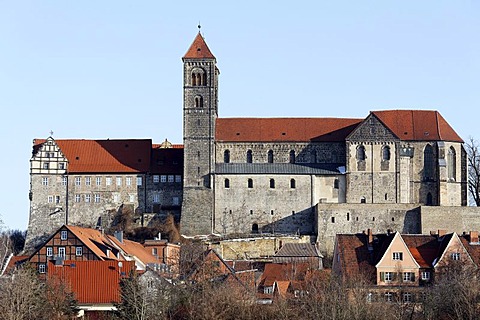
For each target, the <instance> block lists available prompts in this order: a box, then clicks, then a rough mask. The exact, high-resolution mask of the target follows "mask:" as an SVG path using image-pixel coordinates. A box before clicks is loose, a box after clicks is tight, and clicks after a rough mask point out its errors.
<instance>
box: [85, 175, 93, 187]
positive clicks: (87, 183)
mask: <svg viewBox="0 0 480 320" xmlns="http://www.w3.org/2000/svg"><path fill="white" fill-rule="evenodd" d="M85 185H86V186H90V185H92V178H90V177H85Z"/></svg>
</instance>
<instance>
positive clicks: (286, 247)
mask: <svg viewBox="0 0 480 320" xmlns="http://www.w3.org/2000/svg"><path fill="white" fill-rule="evenodd" d="M285 262H287V263H305V262H306V263H308V264H309V265H310V267H311V268H314V269H322V268H323V255H322V254H321V253H320V252H319V251H318V248H317V246H316V245H315V244H313V243H284V244H282V245H281V247H280V249H279V250H278V251H277V252H276V253H275V255H274V256H273V263H285Z"/></svg>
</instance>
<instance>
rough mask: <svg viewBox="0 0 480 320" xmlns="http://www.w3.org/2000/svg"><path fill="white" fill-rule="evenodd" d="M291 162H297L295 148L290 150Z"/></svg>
mask: <svg viewBox="0 0 480 320" xmlns="http://www.w3.org/2000/svg"><path fill="white" fill-rule="evenodd" d="M290 163H295V150H291V151H290Z"/></svg>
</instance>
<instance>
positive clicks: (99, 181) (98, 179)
mask: <svg viewBox="0 0 480 320" xmlns="http://www.w3.org/2000/svg"><path fill="white" fill-rule="evenodd" d="M95 180H96V181H95V182H96V185H97V186H101V185H102V177H97V178H96V179H95Z"/></svg>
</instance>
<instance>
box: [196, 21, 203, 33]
mask: <svg viewBox="0 0 480 320" xmlns="http://www.w3.org/2000/svg"><path fill="white" fill-rule="evenodd" d="M197 28H198V33H200V29H201V28H202V25H201V24H200V21H198V26H197Z"/></svg>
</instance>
